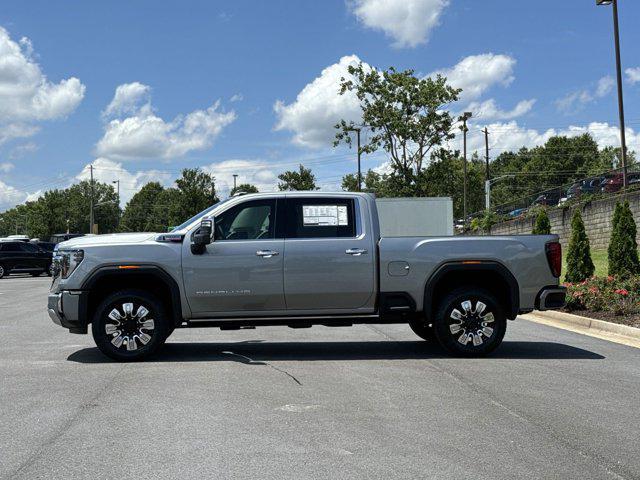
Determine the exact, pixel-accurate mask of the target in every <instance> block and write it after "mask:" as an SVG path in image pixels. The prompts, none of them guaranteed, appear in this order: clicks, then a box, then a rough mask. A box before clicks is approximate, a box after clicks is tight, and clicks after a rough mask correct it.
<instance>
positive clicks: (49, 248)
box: [31, 241, 56, 252]
mask: <svg viewBox="0 0 640 480" xmlns="http://www.w3.org/2000/svg"><path fill="white" fill-rule="evenodd" d="M31 243H33V244H34V245H37V246H38V247H40V248H41V249H43V250H44V251H45V252H53V249H54V248H55V247H56V244H55V243H53V242H41V241H35V242H34V241H31Z"/></svg>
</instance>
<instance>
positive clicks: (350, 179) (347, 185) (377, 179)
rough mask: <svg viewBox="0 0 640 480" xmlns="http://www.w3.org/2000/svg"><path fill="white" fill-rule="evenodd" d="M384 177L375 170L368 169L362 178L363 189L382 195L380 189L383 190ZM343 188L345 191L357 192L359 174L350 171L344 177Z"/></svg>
mask: <svg viewBox="0 0 640 480" xmlns="http://www.w3.org/2000/svg"><path fill="white" fill-rule="evenodd" d="M384 180H385V179H384V178H383V176H382V175H380V174H379V173H377V172H374V171H373V170H368V171H367V173H366V174H365V175H364V177H363V178H362V191H363V192H368V193H376V194H378V195H379V196H380V193H379V191H382V190H383V185H382V183H383V182H384ZM342 190H344V191H345V192H357V191H358V174H357V173H349V174H347V175H345V176H344V177H342Z"/></svg>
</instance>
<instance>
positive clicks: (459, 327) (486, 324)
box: [449, 300, 495, 347]
mask: <svg viewBox="0 0 640 480" xmlns="http://www.w3.org/2000/svg"><path fill="white" fill-rule="evenodd" d="M460 307H462V308H461V309H458V308H454V309H453V310H452V311H451V314H450V315H449V318H450V320H451V322H450V324H449V331H450V332H451V335H452V336H454V337H457V339H458V342H459V343H461V344H462V345H467V344H468V343H469V342H472V343H473V346H474V347H478V346H480V345H482V344H483V343H484V340H485V339H489V338H490V337H491V336H492V335H493V332H494V329H493V327H492V326H490V325H491V324H492V323H493V322H494V321H495V318H494V316H493V313H491V312H490V311H488V310H487V305H486V304H485V303H483V302H481V301H480V300H478V301H477V302H476V303H475V307H474V305H473V301H471V300H464V301H462V302H460Z"/></svg>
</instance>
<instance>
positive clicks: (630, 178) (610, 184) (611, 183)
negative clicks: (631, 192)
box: [600, 172, 640, 193]
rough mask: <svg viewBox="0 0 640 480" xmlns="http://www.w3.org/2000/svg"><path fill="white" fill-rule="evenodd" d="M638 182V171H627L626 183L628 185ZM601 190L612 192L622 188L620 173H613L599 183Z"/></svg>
mask: <svg viewBox="0 0 640 480" xmlns="http://www.w3.org/2000/svg"><path fill="white" fill-rule="evenodd" d="M638 183H640V172H628V173H627V184H628V185H629V186H632V185H637V184H638ZM600 187H601V188H602V191H603V192H606V193H614V192H617V191H618V190H620V189H622V173H615V174H613V175H611V176H608V177H607V178H605V179H604V180H603V181H602V183H601V184H600Z"/></svg>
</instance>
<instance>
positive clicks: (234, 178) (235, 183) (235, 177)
mask: <svg viewBox="0 0 640 480" xmlns="http://www.w3.org/2000/svg"><path fill="white" fill-rule="evenodd" d="M237 182H238V174H237V173H234V174H233V191H234V192H235V191H236V185H237Z"/></svg>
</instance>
